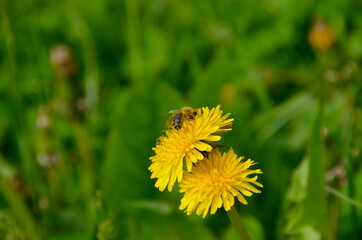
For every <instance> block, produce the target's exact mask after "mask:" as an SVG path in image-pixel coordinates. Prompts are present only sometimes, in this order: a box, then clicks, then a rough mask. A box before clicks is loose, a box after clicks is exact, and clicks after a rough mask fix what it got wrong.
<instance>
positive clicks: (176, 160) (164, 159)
mask: <svg viewBox="0 0 362 240" xmlns="http://www.w3.org/2000/svg"><path fill="white" fill-rule="evenodd" d="M220 108H221V107H220V105H218V106H217V107H216V108H212V109H211V110H210V109H209V108H207V107H203V108H201V109H195V111H196V116H195V117H194V118H192V119H187V118H185V119H184V120H183V121H182V125H181V127H180V128H179V129H176V128H170V129H168V130H167V131H166V136H161V137H160V138H159V139H158V141H157V144H156V147H154V148H153V150H154V151H155V155H154V156H152V157H151V158H150V160H151V161H152V163H151V166H150V167H149V170H150V171H151V172H152V175H151V178H157V181H156V184H155V186H156V187H157V188H159V190H160V191H163V190H164V189H165V188H166V187H167V189H168V190H169V191H171V190H172V188H173V186H174V184H175V182H176V180H177V181H178V182H180V181H181V180H182V178H183V170H184V166H186V170H187V171H188V172H190V171H191V169H192V166H193V164H194V163H196V162H198V161H200V160H203V159H204V155H205V153H206V152H210V151H211V150H212V146H211V145H210V144H211V143H212V142H217V141H219V140H220V139H221V136H220V134H222V133H224V132H227V131H230V130H231V128H232V122H233V120H234V119H227V118H228V117H229V115H230V114H225V115H224V116H223V115H222V114H223V111H222V110H220ZM184 161H185V162H186V164H185V165H184Z"/></svg>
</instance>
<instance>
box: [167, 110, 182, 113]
mask: <svg viewBox="0 0 362 240" xmlns="http://www.w3.org/2000/svg"><path fill="white" fill-rule="evenodd" d="M179 111H180V110H170V111H169V112H168V113H177V112H179Z"/></svg>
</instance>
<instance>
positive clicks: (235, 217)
mask: <svg viewBox="0 0 362 240" xmlns="http://www.w3.org/2000/svg"><path fill="white" fill-rule="evenodd" d="M227 214H228V216H229V219H230V222H231V224H232V225H233V227H234V229H235V231H236V235H237V237H238V239H240V240H251V238H250V236H249V234H248V232H247V231H246V228H245V226H244V224H243V223H242V222H241V219H240V216H239V214H238V212H237V211H236V208H235V207H234V206H232V207H231V209H230V211H227Z"/></svg>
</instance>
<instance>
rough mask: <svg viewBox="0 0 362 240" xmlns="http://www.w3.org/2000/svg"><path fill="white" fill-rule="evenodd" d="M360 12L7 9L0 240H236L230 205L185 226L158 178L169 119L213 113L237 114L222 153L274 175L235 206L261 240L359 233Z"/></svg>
mask: <svg viewBox="0 0 362 240" xmlns="http://www.w3.org/2000/svg"><path fill="white" fill-rule="evenodd" d="M361 7H362V6H361V4H358V3H355V2H353V1H349V0H348V1H337V0H331V1H319V2H317V3H316V2H314V1H245V0H244V1H236V0H225V1H189V0H185V1H171V0H149V1H139V0H132V1H131V0H129V1H127V0H126V1H110V0H109V1H91V2H84V1H69V0H68V1H61V2H54V3H50V2H49V3H48V2H44V1H39V0H32V1H10V0H0V36H1V37H0V116H1V117H0V239H17V240H18V239H19V240H25V239H31V240H38V239H39V240H40V239H50V240H52V239H54V240H61V239H64V240H65V239H67V240H73V239H74V240H75V239H76V240H83V239H84V240H86V239H99V240H108V239H130V240H131V239H135V240H136V239H137V240H138V239H223V240H229V239H230V240H231V239H236V235H235V233H234V232H233V230H232V229H231V224H230V222H229V221H228V218H227V214H226V212H225V211H224V210H222V209H220V210H218V212H217V213H216V214H215V215H209V216H207V217H206V218H205V219H202V218H201V217H199V216H195V215H191V216H187V215H186V214H184V213H183V212H181V211H180V210H178V206H179V204H180V198H181V194H180V193H178V191H177V189H176V191H173V192H172V193H169V192H167V191H166V192H159V191H158V190H157V189H156V188H155V187H154V180H151V179H150V172H149V171H148V169H147V168H148V166H149V165H150V160H149V157H150V156H152V155H153V154H154V153H153V151H152V147H153V146H154V145H155V144H156V139H157V138H158V137H159V136H160V135H161V134H163V132H162V130H164V129H165V123H166V121H167V118H168V115H166V114H165V113H167V112H168V111H169V110H171V109H178V108H181V107H183V106H192V107H203V106H208V107H214V106H216V105H218V104H221V105H222V109H223V110H224V112H230V113H232V117H233V118H234V119H235V123H234V127H233V130H232V131H231V132H230V133H228V134H225V136H223V140H222V144H225V145H230V146H233V149H234V150H235V152H236V153H237V154H238V155H242V156H246V157H249V158H252V159H253V160H255V161H256V162H258V163H259V164H258V168H260V169H262V171H263V172H264V174H262V175H261V176H260V182H261V183H262V184H263V185H264V188H263V189H262V193H261V194H257V195H254V196H253V197H251V198H249V199H248V202H249V204H248V205H246V206H240V205H237V209H238V211H239V212H240V213H241V217H242V218H243V222H244V223H245V225H246V227H247V229H248V230H249V232H250V235H251V236H252V239H331V240H333V239H358V236H361V235H362V230H361V229H362V221H361V217H362V216H361V214H362V211H361V204H362V192H361V190H360V189H361V184H362V169H361V161H360V160H361V150H362V108H361V106H362V98H361V96H362V74H361V70H360V65H361V60H362V44H361V41H360V40H361V36H362V21H361V18H360V11H359V9H360V8H361ZM317 14H319V15H320V16H322V18H323V19H325V20H326V21H327V22H328V23H329V25H330V27H331V29H332V30H333V32H334V34H335V38H336V42H335V44H334V45H333V46H332V47H331V48H330V49H328V50H327V51H324V52H318V51H314V50H313V49H312V47H311V46H310V45H309V43H308V32H309V29H310V26H311V23H312V20H313V18H314V17H315V16H316V15H317ZM59 43H63V44H65V46H68V47H69V49H71V51H72V54H73V60H71V61H69V62H68V64H69V65H68V66H72V67H75V68H74V69H75V73H74V74H71V76H70V75H68V76H66V74H65V75H64V73H63V74H60V73H59V71H60V69H59V66H58V67H54V66H53V65H52V64H51V62H50V60H49V59H50V55H51V52H52V49H54V47H55V46H57V44H59Z"/></svg>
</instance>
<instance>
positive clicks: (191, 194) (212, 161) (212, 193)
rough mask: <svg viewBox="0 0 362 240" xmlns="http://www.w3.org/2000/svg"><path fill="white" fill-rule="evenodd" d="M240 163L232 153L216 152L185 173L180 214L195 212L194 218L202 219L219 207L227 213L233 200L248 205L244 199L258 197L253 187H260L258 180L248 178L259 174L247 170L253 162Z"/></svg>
mask: <svg viewBox="0 0 362 240" xmlns="http://www.w3.org/2000/svg"><path fill="white" fill-rule="evenodd" d="M242 159H243V157H237V156H236V154H235V153H234V151H233V150H232V149H231V150H229V151H228V152H225V153H221V152H220V150H219V149H218V148H216V149H214V150H212V151H211V152H210V153H209V154H208V157H207V158H205V159H204V160H203V161H200V162H197V164H195V166H194V167H193V168H192V171H191V172H186V171H185V172H184V176H183V180H182V181H181V182H180V187H181V188H180V192H183V193H184V196H183V198H182V199H181V205H180V207H179V208H180V210H184V209H185V212H186V213H187V215H190V214H191V213H192V212H194V211H195V210H196V214H197V215H202V217H203V218H204V217H205V216H206V215H207V214H208V213H210V214H214V213H215V212H216V210H217V209H218V208H221V207H222V206H223V207H224V209H225V210H226V211H229V210H230V208H231V207H232V206H233V205H234V203H235V200H234V198H235V197H236V198H237V200H239V201H240V202H241V203H243V204H247V201H246V199H245V198H244V196H251V195H252V194H253V193H260V192H261V191H260V190H258V189H256V188H255V186H258V187H263V185H262V184H260V183H259V182H257V181H256V180H257V179H258V176H254V177H249V175H251V174H260V173H262V171H261V170H260V169H255V170H251V169H249V168H250V166H252V165H254V164H255V162H254V161H252V160H250V159H248V160H247V161H244V162H241V160H242ZM253 185H255V186H253Z"/></svg>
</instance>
